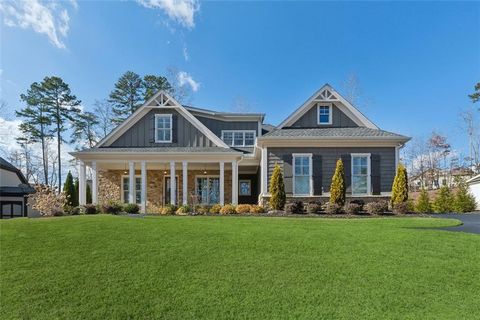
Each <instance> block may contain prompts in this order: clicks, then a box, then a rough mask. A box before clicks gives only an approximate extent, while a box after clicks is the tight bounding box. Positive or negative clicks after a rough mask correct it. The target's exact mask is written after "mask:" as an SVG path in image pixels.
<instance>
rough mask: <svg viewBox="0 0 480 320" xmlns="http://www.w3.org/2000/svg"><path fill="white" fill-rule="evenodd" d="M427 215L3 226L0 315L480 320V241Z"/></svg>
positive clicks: (49, 221)
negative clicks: (442, 228) (451, 229)
mask: <svg viewBox="0 0 480 320" xmlns="http://www.w3.org/2000/svg"><path fill="white" fill-rule="evenodd" d="M456 224H458V221H456V220H444V219H428V218H379V219H308V218H305V219H304V218H259V217H148V218H145V219H141V218H129V217H116V216H77V217H64V218H44V219H13V220H8V221H0V232H1V234H0V241H1V242H0V245H1V248H0V249H1V251H0V253H1V287H0V289H1V297H0V298H1V299H0V300H1V311H0V318H1V319H15V318H23V319H87V318H88V319H90V318H92V319H136V318H138V319H151V318H168V319H188V318H191V319H198V318H257V319H266V318H309V319H322V318H323V319H332V318H336V319H352V318H372V319H373V318H375V319H479V318H480V236H478V235H473V234H466V233H458V232H448V231H440V230H432V229H418V228H417V227H427V228H428V227H440V226H452V225H456Z"/></svg>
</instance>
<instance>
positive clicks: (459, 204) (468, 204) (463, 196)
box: [453, 182, 477, 212]
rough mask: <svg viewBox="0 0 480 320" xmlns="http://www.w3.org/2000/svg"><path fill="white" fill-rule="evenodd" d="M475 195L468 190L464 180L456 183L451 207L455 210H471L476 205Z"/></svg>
mask: <svg viewBox="0 0 480 320" xmlns="http://www.w3.org/2000/svg"><path fill="white" fill-rule="evenodd" d="M476 205H477V204H476V201H475V197H474V196H473V195H472V194H470V192H469V191H468V188H467V185H466V184H465V182H461V183H459V184H458V189H457V192H456V194H455V201H454V203H453V209H454V210H455V211H456V212H472V211H473V210H475V207H476Z"/></svg>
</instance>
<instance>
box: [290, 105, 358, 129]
mask: <svg viewBox="0 0 480 320" xmlns="http://www.w3.org/2000/svg"><path fill="white" fill-rule="evenodd" d="M317 116H318V115H317V104H316V103H315V104H314V105H313V106H312V107H311V108H310V110H308V111H307V112H306V113H305V114H304V115H303V116H301V117H300V118H299V119H298V120H297V121H295V122H294V123H293V124H292V125H291V126H290V127H292V128H329V127H335V128H347V127H348V128H351V127H358V125H357V124H356V123H355V122H354V121H353V120H352V119H350V118H349V117H348V116H347V115H346V114H345V113H343V111H342V110H340V109H339V108H338V107H337V106H336V105H335V104H333V105H332V124H318V119H317Z"/></svg>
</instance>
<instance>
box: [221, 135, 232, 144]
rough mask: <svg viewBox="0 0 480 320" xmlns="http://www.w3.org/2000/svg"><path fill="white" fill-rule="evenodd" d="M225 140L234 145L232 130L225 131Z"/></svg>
mask: <svg viewBox="0 0 480 320" xmlns="http://www.w3.org/2000/svg"><path fill="white" fill-rule="evenodd" d="M223 141H224V142H225V143H226V144H227V145H229V146H231V145H232V142H233V133H232V132H224V133H223Z"/></svg>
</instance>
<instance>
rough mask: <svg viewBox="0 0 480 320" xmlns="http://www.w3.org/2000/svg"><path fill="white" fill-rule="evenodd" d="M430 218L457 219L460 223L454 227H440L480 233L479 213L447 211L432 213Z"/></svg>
mask: <svg viewBox="0 0 480 320" xmlns="http://www.w3.org/2000/svg"><path fill="white" fill-rule="evenodd" d="M431 217H432V218H445V219H458V220H460V221H462V223H463V224H462V225H460V226H456V227H446V228H440V229H442V230H448V231H460V232H468V233H476V234H480V213H448V214H432V215H431Z"/></svg>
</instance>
